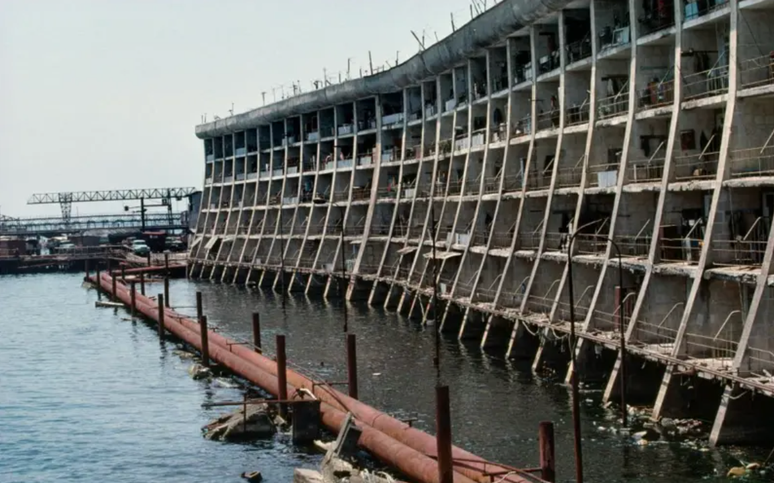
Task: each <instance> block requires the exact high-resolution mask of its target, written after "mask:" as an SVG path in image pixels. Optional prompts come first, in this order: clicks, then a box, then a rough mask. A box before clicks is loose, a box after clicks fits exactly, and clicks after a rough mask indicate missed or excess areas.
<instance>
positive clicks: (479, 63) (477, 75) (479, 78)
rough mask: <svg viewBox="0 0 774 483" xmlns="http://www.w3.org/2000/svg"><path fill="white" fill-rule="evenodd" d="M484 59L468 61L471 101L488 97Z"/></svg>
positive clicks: (478, 58)
mask: <svg viewBox="0 0 774 483" xmlns="http://www.w3.org/2000/svg"><path fill="white" fill-rule="evenodd" d="M487 75H488V73H487V65H486V57H475V58H472V59H470V77H471V84H472V86H473V101H477V100H479V99H483V98H485V97H486V96H488V95H489V90H488V86H487Z"/></svg>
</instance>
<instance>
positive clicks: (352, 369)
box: [347, 334, 357, 399]
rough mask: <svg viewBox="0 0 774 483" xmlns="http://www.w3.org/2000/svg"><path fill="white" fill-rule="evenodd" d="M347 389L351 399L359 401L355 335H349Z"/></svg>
mask: <svg viewBox="0 0 774 483" xmlns="http://www.w3.org/2000/svg"><path fill="white" fill-rule="evenodd" d="M347 387H348V388H349V397H351V398H352V399H357V342H356V341H355V334H347Z"/></svg>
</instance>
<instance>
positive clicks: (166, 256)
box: [164, 205, 171, 277]
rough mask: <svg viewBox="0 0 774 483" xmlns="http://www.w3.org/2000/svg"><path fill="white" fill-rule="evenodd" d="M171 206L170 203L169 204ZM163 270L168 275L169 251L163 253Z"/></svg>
mask: <svg viewBox="0 0 774 483" xmlns="http://www.w3.org/2000/svg"><path fill="white" fill-rule="evenodd" d="M170 206H171V205H170ZM164 271H165V273H166V274H167V277H169V253H166V252H165V253H164Z"/></svg>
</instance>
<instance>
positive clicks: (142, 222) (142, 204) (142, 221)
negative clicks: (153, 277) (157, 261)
mask: <svg viewBox="0 0 774 483" xmlns="http://www.w3.org/2000/svg"><path fill="white" fill-rule="evenodd" d="M140 231H143V232H144V231H145V198H140ZM148 261H149V262H150V256H149V257H148ZM148 265H150V263H148Z"/></svg>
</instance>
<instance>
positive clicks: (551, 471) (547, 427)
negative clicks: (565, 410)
mask: <svg viewBox="0 0 774 483" xmlns="http://www.w3.org/2000/svg"><path fill="white" fill-rule="evenodd" d="M538 445H539V449H540V477H541V478H542V479H543V480H545V481H547V482H549V483H554V482H555V481H556V457H555V454H554V423H552V422H551V421H541V422H540V425H539V426H538Z"/></svg>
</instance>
